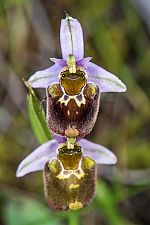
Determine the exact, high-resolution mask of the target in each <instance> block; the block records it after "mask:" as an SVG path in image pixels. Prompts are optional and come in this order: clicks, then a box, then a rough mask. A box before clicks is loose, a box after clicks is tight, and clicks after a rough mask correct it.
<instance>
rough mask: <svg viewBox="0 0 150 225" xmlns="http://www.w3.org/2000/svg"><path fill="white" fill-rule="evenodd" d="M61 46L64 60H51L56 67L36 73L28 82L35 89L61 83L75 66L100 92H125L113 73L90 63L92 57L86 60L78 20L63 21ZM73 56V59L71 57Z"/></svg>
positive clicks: (124, 88)
mask: <svg viewBox="0 0 150 225" xmlns="http://www.w3.org/2000/svg"><path fill="white" fill-rule="evenodd" d="M60 44H61V51H62V59H57V58H51V61H53V62H54V65H53V66H51V67H49V68H47V69H44V70H41V71H38V72H36V73H35V74H33V75H32V76H31V77H30V78H29V80H28V82H29V84H30V85H31V86H32V87H33V88H47V87H49V86H50V85H51V84H52V83H53V82H58V81H59V75H60V73H61V72H62V71H63V70H64V68H65V67H68V68H69V69H70V70H69V71H71V70H72V71H73V70H74V69H75V66H78V67H80V69H81V70H82V71H84V72H85V73H86V75H87V81H88V82H93V83H95V84H96V85H97V86H98V87H99V90H100V92H125V91H126V86H125V84H124V83H123V82H122V81H121V80H120V79H119V78H117V77H116V76H115V75H113V74H112V73H110V72H108V71H106V70H105V69H103V68H101V67H100V66H98V65H96V64H94V63H92V62H90V60H91V59H92V57H86V58H84V42H83V32H82V28H81V25H80V23H79V22H78V20H76V19H74V18H72V17H70V16H68V15H67V16H66V18H65V19H62V21H61V27H60ZM70 55H71V56H73V57H72V58H71V59H70V58H68V57H69V56H70Z"/></svg>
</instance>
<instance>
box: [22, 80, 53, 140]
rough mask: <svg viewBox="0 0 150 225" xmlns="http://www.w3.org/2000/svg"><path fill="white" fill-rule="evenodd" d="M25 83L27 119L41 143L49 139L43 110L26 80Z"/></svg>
mask: <svg viewBox="0 0 150 225" xmlns="http://www.w3.org/2000/svg"><path fill="white" fill-rule="evenodd" d="M26 85H27V86H28V88H29V93H28V95H27V104H28V114H29V120H30V123H31V126H32V129H33V132H34V134H35V136H36V138H37V140H38V142H39V143H40V144H43V143H45V142H46V141H48V140H50V139H51V135H50V132H49V129H48V127H47V124H46V120H45V112H44V109H43V107H42V106H41V104H40V102H39V100H38V99H37V97H36V95H35V93H34V91H33V90H32V89H31V87H29V85H28V84H27V82H26Z"/></svg>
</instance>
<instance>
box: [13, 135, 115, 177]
mask: <svg viewBox="0 0 150 225" xmlns="http://www.w3.org/2000/svg"><path fill="white" fill-rule="evenodd" d="M55 138H56V139H57V140H56V139H52V140H50V141H47V142H46V143H44V144H42V145H41V146H39V147H38V148H37V149H35V150H34V151H33V152H32V153H31V154H30V155H28V156H27V157H26V158H25V159H24V160H23V161H22V162H21V163H20V164H19V166H18V169H17V172H16V176H17V177H22V176H24V175H26V174H28V173H31V172H35V171H40V170H44V167H45V164H46V162H47V161H49V162H50V161H52V160H53V159H56V158H57V149H58V146H59V144H60V143H62V142H64V140H65V138H63V137H62V138H61V137H59V136H57V135H56V136H55ZM78 143H79V144H80V146H81V148H82V149H83V150H84V151H83V155H84V156H89V157H90V158H92V159H93V160H94V161H95V162H96V163H97V164H115V163H116V162H117V158H116V156H115V155H114V153H112V152H111V151H110V150H109V149H107V148H105V147H104V146H102V145H99V144H95V143H93V142H91V141H88V140H86V139H81V140H79V141H78Z"/></svg>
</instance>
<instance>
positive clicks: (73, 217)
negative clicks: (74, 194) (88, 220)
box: [68, 212, 79, 225]
mask: <svg viewBox="0 0 150 225" xmlns="http://www.w3.org/2000/svg"><path fill="white" fill-rule="evenodd" d="M68 224H69V225H79V214H78V213H76V212H70V213H69V216H68Z"/></svg>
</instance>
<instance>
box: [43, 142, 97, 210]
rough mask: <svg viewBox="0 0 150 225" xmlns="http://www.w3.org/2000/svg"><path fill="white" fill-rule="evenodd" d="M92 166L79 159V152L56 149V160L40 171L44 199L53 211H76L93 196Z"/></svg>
mask: <svg viewBox="0 0 150 225" xmlns="http://www.w3.org/2000/svg"><path fill="white" fill-rule="evenodd" d="M95 182H96V164H95V161H94V160H92V159H91V158H89V157H83V156H82V150H81V148H80V147H79V146H75V147H74V149H73V150H70V149H67V147H66V146H64V147H61V148H59V153H58V158H57V159H54V160H52V161H51V162H47V163H46V165H45V170H44V190H45V198H46V201H47V203H48V205H49V207H50V208H52V209H53V210H66V211H67V210H78V209H80V208H83V207H85V206H87V205H88V204H89V203H90V202H91V200H92V199H93V196H94V194H95Z"/></svg>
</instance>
